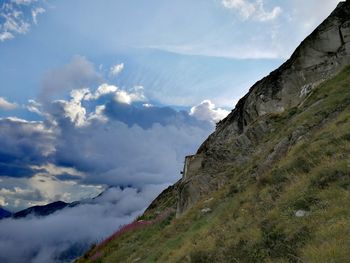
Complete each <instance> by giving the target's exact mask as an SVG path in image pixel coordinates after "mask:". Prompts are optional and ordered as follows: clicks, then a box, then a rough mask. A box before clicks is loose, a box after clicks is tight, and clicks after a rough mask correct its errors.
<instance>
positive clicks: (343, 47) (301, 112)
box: [78, 0, 350, 263]
mask: <svg viewBox="0 0 350 263" xmlns="http://www.w3.org/2000/svg"><path fill="white" fill-rule="evenodd" d="M349 65H350V1H349V0H347V1H346V2H341V3H340V4H339V5H338V7H337V8H336V10H335V11H334V12H333V13H332V14H331V15H330V16H329V17H328V18H327V19H326V20H325V21H324V22H323V23H322V24H321V25H320V26H319V27H318V28H317V29H316V30H315V31H314V32H313V33H312V34H311V35H310V36H309V37H308V38H306V39H305V41H303V42H302V43H301V45H300V46H299V47H298V48H297V49H296V51H295V52H294V53H293V55H292V57H291V58H290V59H289V60H288V61H287V62H286V63H285V64H283V65H282V66H281V67H280V68H278V69H277V70H276V71H274V72H272V73H271V74H270V75H269V76H267V77H265V78H264V79H262V80H261V81H259V82H257V83H256V84H255V85H254V86H253V87H252V88H251V89H250V91H249V93H248V94H247V95H246V96H245V97H244V98H242V99H241V100H240V101H239V103H238V104H237V106H236V108H235V109H234V110H233V111H232V113H231V114H230V115H229V116H228V117H227V118H226V119H225V120H223V121H221V122H220V123H219V124H218V125H217V129H216V131H215V132H214V133H213V134H212V135H211V136H210V137H209V138H208V139H207V140H206V141H205V142H204V143H203V145H202V146H201V147H200V149H199V150H198V152H197V154H196V155H193V156H189V157H187V158H186V161H185V167H184V175H183V178H182V179H181V180H180V181H179V182H178V183H176V184H175V185H174V186H172V187H170V188H168V189H167V190H165V191H164V192H163V193H162V194H161V195H160V196H159V197H158V198H157V199H156V200H155V201H154V202H153V203H152V204H151V205H150V207H149V208H148V209H147V210H146V212H145V214H144V215H143V216H141V217H140V218H139V219H138V221H135V222H134V223H132V224H130V225H129V226H126V227H124V228H122V229H121V230H120V231H119V232H117V233H115V234H114V235H113V236H111V237H110V238H109V239H107V240H106V241H105V242H103V243H101V244H99V245H97V246H96V247H94V248H92V249H91V250H90V251H89V252H88V253H87V254H86V255H85V256H84V257H83V258H81V259H79V260H78V262H247V263H248V262H249V263H250V262H315V263H316V262H348V259H349V258H350V251H349V247H350V158H349V156H350V66H349Z"/></svg>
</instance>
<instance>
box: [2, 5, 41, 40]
mask: <svg viewBox="0 0 350 263" xmlns="http://www.w3.org/2000/svg"><path fill="white" fill-rule="evenodd" d="M41 2H42V1H41V0H5V1H4V3H2V4H0V41H1V42H4V41H6V40H10V39H13V38H15V36H16V35H24V34H27V33H28V32H29V30H30V27H31V25H32V24H33V23H34V24H38V15H39V14H43V13H44V12H45V9H44V8H43V7H42V6H41V5H40V4H41Z"/></svg>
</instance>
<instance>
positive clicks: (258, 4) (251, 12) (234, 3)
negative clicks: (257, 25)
mask: <svg viewBox="0 0 350 263" xmlns="http://www.w3.org/2000/svg"><path fill="white" fill-rule="evenodd" d="M221 3H222V5H223V6H224V7H225V8H228V9H232V10H235V11H237V12H238V13H239V14H240V16H241V17H242V18H243V19H245V20H247V19H253V20H256V21H259V22H266V21H271V20H274V19H276V18H277V17H278V16H279V15H280V14H281V13H282V8H281V7H279V6H276V7H274V8H273V9H272V10H271V11H266V10H265V7H264V1H263V0H256V1H254V2H253V1H249V0H222V2H221Z"/></svg>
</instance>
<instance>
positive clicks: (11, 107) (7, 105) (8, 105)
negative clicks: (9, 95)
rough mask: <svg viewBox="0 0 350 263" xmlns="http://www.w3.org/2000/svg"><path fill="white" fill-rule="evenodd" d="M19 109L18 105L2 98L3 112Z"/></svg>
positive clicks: (1, 107) (0, 98) (0, 99)
mask: <svg viewBox="0 0 350 263" xmlns="http://www.w3.org/2000/svg"><path fill="white" fill-rule="evenodd" d="M17 107H18V105H17V104H16V103H11V102H8V101H7V100H6V99H5V98H3V97H0V109H2V110H14V109H16V108H17Z"/></svg>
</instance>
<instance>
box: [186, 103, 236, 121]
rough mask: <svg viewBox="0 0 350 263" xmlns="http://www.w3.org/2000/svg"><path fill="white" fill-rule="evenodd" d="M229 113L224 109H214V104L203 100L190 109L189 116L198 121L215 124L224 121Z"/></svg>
mask: <svg viewBox="0 0 350 263" xmlns="http://www.w3.org/2000/svg"><path fill="white" fill-rule="evenodd" d="M229 113H230V112H229V111H227V110H225V109H221V108H215V104H213V103H212V102H211V101H210V100H204V101H202V102H201V103H200V104H199V105H197V106H194V107H192V108H191V112H190V115H192V116H193V117H195V118H197V119H199V120H203V121H211V122H214V123H217V122H219V121H220V120H222V119H224V118H225V117H226V116H227V115H228V114H229Z"/></svg>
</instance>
